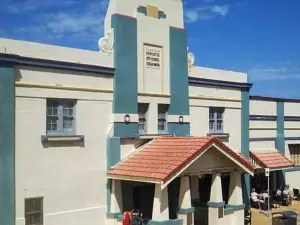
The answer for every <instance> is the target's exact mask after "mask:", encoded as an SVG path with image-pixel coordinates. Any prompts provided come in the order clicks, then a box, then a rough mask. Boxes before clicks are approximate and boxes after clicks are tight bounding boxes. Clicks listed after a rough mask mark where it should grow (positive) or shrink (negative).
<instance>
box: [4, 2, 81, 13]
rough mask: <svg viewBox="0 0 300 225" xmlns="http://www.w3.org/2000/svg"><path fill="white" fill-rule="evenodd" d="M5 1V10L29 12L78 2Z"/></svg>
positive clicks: (62, 6)
mask: <svg viewBox="0 0 300 225" xmlns="http://www.w3.org/2000/svg"><path fill="white" fill-rule="evenodd" d="M4 1H6V3H5V4H3V5H4V7H3V9H4V10H6V11H7V12H9V13H20V14H24V13H31V12H36V11H40V12H41V11H44V10H49V9H50V8H55V7H59V8H64V7H70V6H72V5H75V4H76V3H78V1H77V2H76V0H63V1H58V0H43V1H38V0H24V1H13V0H4Z"/></svg>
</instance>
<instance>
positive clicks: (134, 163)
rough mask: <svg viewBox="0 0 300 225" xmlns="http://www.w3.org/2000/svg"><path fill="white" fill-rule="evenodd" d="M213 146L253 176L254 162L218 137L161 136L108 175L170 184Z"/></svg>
mask: <svg viewBox="0 0 300 225" xmlns="http://www.w3.org/2000/svg"><path fill="white" fill-rule="evenodd" d="M212 147H213V148H214V149H213V150H216V151H218V152H219V153H220V154H221V155H223V156H224V157H225V158H226V159H228V160H230V162H232V163H233V164H234V165H236V167H237V168H239V169H240V171H241V172H244V173H248V174H251V175H253V171H254V167H253V165H252V164H251V163H250V162H249V161H248V160H247V159H246V158H244V157H242V156H240V154H239V153H236V152H235V151H233V150H232V149H230V148H229V147H228V146H227V145H225V144H224V143H223V142H222V141H220V140H219V139H218V138H215V137H159V138H156V139H154V140H153V141H151V142H149V143H148V144H146V145H144V146H142V147H140V148H139V149H138V150H137V151H136V152H134V153H133V154H132V155H130V156H129V157H128V158H125V159H124V160H123V161H122V162H120V163H118V164H117V165H115V166H114V167H112V168H111V169H110V170H109V171H108V173H107V177H108V178H111V179H121V180H132V181H140V182H150V183H161V184H162V185H167V184H168V183H169V182H171V181H172V180H173V179H175V178H176V177H178V176H180V174H182V173H183V172H184V171H185V170H186V169H187V168H188V167H189V166H190V165H191V164H192V163H193V162H195V161H196V160H197V159H198V158H200V156H202V155H203V154H204V153H205V152H206V151H207V150H209V149H211V148H212Z"/></svg>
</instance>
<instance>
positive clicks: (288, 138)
mask: <svg viewBox="0 0 300 225" xmlns="http://www.w3.org/2000/svg"><path fill="white" fill-rule="evenodd" d="M285 140H287V141H298V140H300V137H286V138H285Z"/></svg>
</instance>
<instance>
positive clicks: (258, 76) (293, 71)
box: [248, 64, 300, 81]
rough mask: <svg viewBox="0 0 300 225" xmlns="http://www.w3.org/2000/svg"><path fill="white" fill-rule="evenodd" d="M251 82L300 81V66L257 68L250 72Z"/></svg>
mask: <svg viewBox="0 0 300 225" xmlns="http://www.w3.org/2000/svg"><path fill="white" fill-rule="evenodd" d="M248 74H249V78H250V80H251V81H259V80H260V81H262V80H274V81H275V80H287V79H289V80H299V79H300V66H299V65H288V64H284V65H283V66H274V67H256V68H252V69H250V70H249V71H248Z"/></svg>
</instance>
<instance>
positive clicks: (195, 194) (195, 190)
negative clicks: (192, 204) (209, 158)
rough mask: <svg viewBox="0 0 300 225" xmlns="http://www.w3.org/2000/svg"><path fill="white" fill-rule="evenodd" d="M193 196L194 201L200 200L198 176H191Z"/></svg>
mask: <svg viewBox="0 0 300 225" xmlns="http://www.w3.org/2000/svg"><path fill="white" fill-rule="evenodd" d="M191 197H192V201H195V200H198V199H199V198H200V194H199V178H198V176H191Z"/></svg>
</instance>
